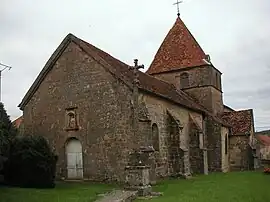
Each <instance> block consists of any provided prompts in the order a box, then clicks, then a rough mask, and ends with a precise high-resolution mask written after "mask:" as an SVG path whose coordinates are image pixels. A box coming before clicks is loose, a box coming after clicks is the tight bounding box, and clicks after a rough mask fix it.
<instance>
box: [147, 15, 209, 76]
mask: <svg viewBox="0 0 270 202" xmlns="http://www.w3.org/2000/svg"><path fill="white" fill-rule="evenodd" d="M203 59H206V55H205V53H204V51H203V50H202V48H201V47H200V45H199V44H198V42H197V41H196V40H195V38H194V37H193V36H192V34H191V33H190V31H189V30H188V28H187V27H186V25H185V24H184V22H183V21H182V20H181V19H180V18H179V17H178V18H177V19H176V22H175V23H174V25H173V27H172V28H171V30H170V31H169V33H168V34H167V36H166V37H165V39H164V41H163V42H162V44H161V46H160V48H159V50H158V52H157V53H156V55H155V57H154V60H153V62H152V64H151V65H150V67H149V69H148V70H147V72H146V73H148V74H156V73H161V72H167V71H172V70H177V69H180V68H186V67H194V66H202V65H207V63H206V62H204V61H203Z"/></svg>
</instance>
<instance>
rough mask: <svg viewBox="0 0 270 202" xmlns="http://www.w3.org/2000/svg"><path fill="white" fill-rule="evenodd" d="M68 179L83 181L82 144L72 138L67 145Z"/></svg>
mask: <svg viewBox="0 0 270 202" xmlns="http://www.w3.org/2000/svg"><path fill="white" fill-rule="evenodd" d="M66 157H67V178H68V179H83V158H82V144H81V142H80V141H79V140H78V139H75V138H71V139H69V140H68V141H67V143H66Z"/></svg>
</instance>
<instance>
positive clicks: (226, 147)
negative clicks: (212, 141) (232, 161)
mask: <svg viewBox="0 0 270 202" xmlns="http://www.w3.org/2000/svg"><path fill="white" fill-rule="evenodd" d="M225 154H228V135H227V134H226V136H225Z"/></svg>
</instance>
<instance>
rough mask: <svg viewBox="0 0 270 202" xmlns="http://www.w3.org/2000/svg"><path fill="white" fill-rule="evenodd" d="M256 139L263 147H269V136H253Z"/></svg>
mask: <svg viewBox="0 0 270 202" xmlns="http://www.w3.org/2000/svg"><path fill="white" fill-rule="evenodd" d="M255 137H256V139H257V140H258V141H259V142H260V143H261V144H263V145H265V146H270V136H269V135H259V134H256V135H255Z"/></svg>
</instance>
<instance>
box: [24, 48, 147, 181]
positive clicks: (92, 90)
mask: <svg viewBox="0 0 270 202" xmlns="http://www.w3.org/2000/svg"><path fill="white" fill-rule="evenodd" d="M131 99H132V91H131V90H130V89H129V88H128V87H127V86H126V85H124V84H123V83H122V82H121V81H120V80H117V79H115V77H113V76H112V75H111V74H110V73H109V72H108V71H107V70H106V69H104V68H103V67H102V66H101V65H100V64H99V63H98V62H97V61H95V60H94V59H92V58H91V57H89V56H88V55H86V54H85V53H84V52H83V51H82V50H81V49H80V48H79V47H78V46H77V45H76V44H74V43H70V44H69V45H68V47H67V48H66V50H65V51H64V52H63V54H62V55H61V56H60V58H59V59H58V61H56V62H55V64H54V66H53V68H52V70H51V71H50V72H49V73H48V75H47V76H46V78H45V79H44V81H43V82H42V83H41V85H40V86H39V88H38V89H37V91H36V92H35V94H34V95H33V97H32V98H31V100H30V101H29V103H28V104H27V105H26V106H25V109H24V111H23V118H24V130H25V131H24V132H25V134H39V135H43V136H45V137H46V138H47V139H48V140H49V142H50V144H51V145H52V146H53V147H54V148H55V151H56V153H57V154H58V155H59V160H58V163H57V177H66V173H67V169H66V154H65V144H66V142H67V141H68V139H69V138H71V137H75V138H77V139H78V140H80V142H81V143H82V148H83V164H84V178H85V179H90V180H98V181H102V180H111V181H114V180H118V181H123V180H124V176H123V173H124V168H125V166H126V164H127V156H128V153H129V151H130V150H131V149H133V148H137V147H138V142H142V141H138V139H135V138H134V136H133V135H132V134H133V133H132V115H133V113H132V105H131ZM69 108H72V109H74V110H75V112H76V121H77V125H78V128H77V129H78V130H66V129H67V113H66V110H67V109H69Z"/></svg>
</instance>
